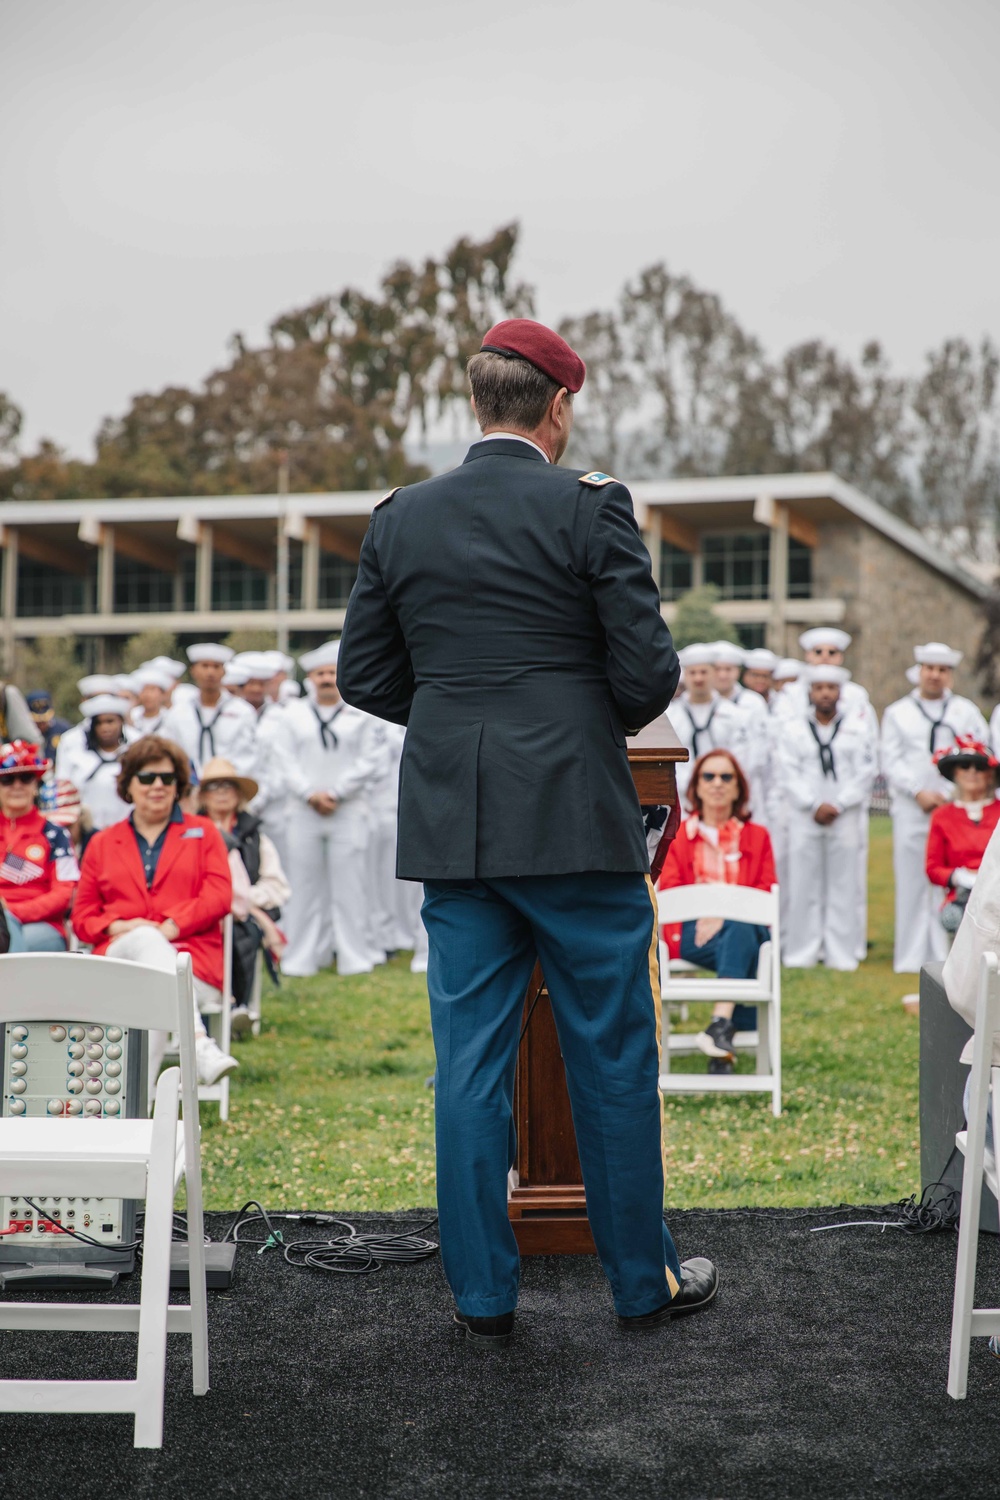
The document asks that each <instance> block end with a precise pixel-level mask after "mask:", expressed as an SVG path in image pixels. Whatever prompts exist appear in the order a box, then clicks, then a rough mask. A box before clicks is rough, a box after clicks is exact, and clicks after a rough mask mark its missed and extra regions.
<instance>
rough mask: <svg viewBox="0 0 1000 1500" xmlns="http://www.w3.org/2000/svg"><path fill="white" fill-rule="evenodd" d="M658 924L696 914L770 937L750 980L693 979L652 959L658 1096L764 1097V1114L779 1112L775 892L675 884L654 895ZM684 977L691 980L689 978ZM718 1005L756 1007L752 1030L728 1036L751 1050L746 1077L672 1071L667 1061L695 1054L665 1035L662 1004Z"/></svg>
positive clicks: (684, 1037)
mask: <svg viewBox="0 0 1000 1500" xmlns="http://www.w3.org/2000/svg"><path fill="white" fill-rule="evenodd" d="M657 906H658V911H659V919H660V922H661V923H663V922H694V921H697V919H698V918H699V917H721V918H722V919H723V921H731V922H750V923H753V924H754V925H755V926H758V927H769V928H770V929H771V937H770V940H769V941H768V942H765V943H763V944H762V945H761V949H760V956H759V958H758V960H757V974H756V977H755V978H754V979H699V978H698V977H697V974H696V971H694V970H689V971H688V972H685V973H682V974H676V973H672V972H671V965H670V964H669V963H667V962H664V959H665V954H663V953H661V957H660V997H661V1000H662V1002H663V1005H662V1011H663V1034H662V1061H661V1067H662V1069H663V1071H662V1073H661V1074H660V1089H661V1090H662V1092H663V1093H665V1094H708V1093H721V1094H742V1093H762V1094H770V1095H771V1112H772V1114H774V1115H775V1116H778V1115H780V1114H781V964H780V962H779V960H778V954H779V953H780V951H781V949H780V941H781V933H780V919H779V913H778V887H777V886H776V885H774V886H772V887H771V889H770V890H769V891H758V890H756V889H755V888H754V887H752V886H745V885H682V886H674V887H673V888H672V889H668V890H660V891H658V892H657ZM692 975H693V976H694V977H692ZM719 1000H729V1001H733V1002H734V1003H736V1004H737V1005H755V1006H756V1007H757V1030H756V1031H755V1032H754V1031H745V1032H737V1033H736V1041H735V1045H736V1046H737V1047H738V1048H741V1049H743V1050H746V1049H753V1051H754V1052H755V1053H756V1071H755V1072H753V1073H718V1074H716V1073H675V1072H673V1071H672V1070H671V1066H670V1064H671V1061H672V1059H674V1058H677V1057H683V1056H685V1055H689V1054H691V1053H694V1052H697V1051H698V1046H697V1043H696V1042H695V1039H694V1037H693V1036H691V1035H689V1034H687V1033H680V1032H675V1031H672V1030H671V1028H670V1007H671V1006H672V1005H682V1004H687V1005H691V1004H694V1003H698V1004H700V1003H702V1002H708V1003H711V1004H713V1005H714V1004H715V1003H716V1002H717V1001H719Z"/></svg>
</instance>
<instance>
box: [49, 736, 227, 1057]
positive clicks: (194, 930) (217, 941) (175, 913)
mask: <svg viewBox="0 0 1000 1500" xmlns="http://www.w3.org/2000/svg"><path fill="white" fill-rule="evenodd" d="M190 781H191V766H190V762H189V761H188V758H187V756H186V755H185V754H184V751H183V750H182V749H181V748H180V746H178V745H175V744H174V743H173V742H172V741H171V740H166V739H162V738H161V737H160V736H159V735H155V734H147V735H144V736H143V737H142V739H139V740H135V741H133V743H132V744H131V745H129V746H128V748H127V749H126V751H125V753H124V755H123V756H122V760H121V771H120V773H119V776H118V795H119V797H121V798H122V800H123V801H125V802H129V803H132V804H133V807H132V813H131V816H130V817H128V818H126V819H125V820H124V822H121V823H114V824H112V825H111V827H110V828H103V829H101V831H100V832H99V833H96V834H95V835H94V837H93V838H92V839H91V840H90V843H89V844H88V845H87V851H86V854H85V855H84V859H83V868H82V870H81V874H80V885H79V889H78V892H77V899H76V905H75V906H74V908H73V931H74V932H75V933H76V935H77V937H78V938H79V939H80V941H81V942H84V943H90V944H92V946H93V949H94V952H95V953H106V954H107V955H108V957H109V958H124V959H130V960H131V961H132V962H134V963H142V964H149V965H150V966H151V967H152V968H157V969H168V970H170V971H173V969H174V966H175V963H176V953H177V952H180V953H190V955H191V967H192V969H193V970H194V988H195V1033H196V1037H197V1052H198V1077H199V1078H200V1080H201V1082H202V1083H215V1082H216V1081H217V1080H218V1079H219V1078H221V1077H223V1075H224V1074H226V1073H230V1072H232V1070H233V1069H234V1068H236V1067H238V1066H239V1064H238V1063H237V1062H236V1059H235V1058H232V1057H227V1056H226V1054H225V1053H224V1052H222V1051H221V1050H220V1048H219V1047H218V1046H216V1044H215V1042H214V1041H212V1039H211V1038H210V1037H209V1036H208V1034H207V1033H206V1031H205V1027H204V1023H203V1022H202V1019H201V1015H200V1010H199V1007H200V1006H204V1007H205V1009H206V1010H218V1009H219V1008H220V1004H221V1000H222V990H223V985H224V977H223V972H222V968H223V943H222V928H221V923H222V920H223V918H224V917H225V916H226V915H227V913H228V911H229V908H230V906H231V904H232V899H233V883H232V877H231V876H230V873H229V858H228V855H227V854H226V847H225V845H224V844H223V842H222V836H221V834H220V833H219V831H218V829H217V828H216V827H215V825H214V824H213V823H212V822H210V820H209V819H208V818H199V817H194V816H192V815H191V814H190V813H183V812H181V809H180V807H179V805H178V804H179V802H180V800H181V799H182V798H183V797H184V795H185V793H186V792H187V790H188V787H189V785H190ZM164 1045H165V1038H163V1037H162V1036H161V1035H159V1034H157V1036H156V1040H155V1041H154V1033H152V1032H151V1033H150V1077H151V1079H152V1078H155V1076H156V1071H157V1070H158V1063H159V1059H160V1058H161V1057H162V1055H163V1047H164Z"/></svg>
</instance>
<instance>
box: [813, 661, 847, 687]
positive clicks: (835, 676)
mask: <svg viewBox="0 0 1000 1500" xmlns="http://www.w3.org/2000/svg"><path fill="white" fill-rule="evenodd" d="M805 679H806V682H808V684H809V686H810V687H812V685H813V683H814V682H835V683H836V684H837V686H838V687H843V686H844V683H845V682H850V680H851V674H850V672H849V671H848V670H847V668H846V667H835V666H834V665H833V663H832V662H821V663H820V664H819V665H818V666H815V667H806V670H805Z"/></svg>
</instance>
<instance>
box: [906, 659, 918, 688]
mask: <svg viewBox="0 0 1000 1500" xmlns="http://www.w3.org/2000/svg"><path fill="white" fill-rule="evenodd" d="M906 680H907V682H911V683H912V684H913V686H914V687H917V686H918V685H919V682H920V668H919V667H918V666H917V664H916V662H914V663H913V666H912V667H907V669H906Z"/></svg>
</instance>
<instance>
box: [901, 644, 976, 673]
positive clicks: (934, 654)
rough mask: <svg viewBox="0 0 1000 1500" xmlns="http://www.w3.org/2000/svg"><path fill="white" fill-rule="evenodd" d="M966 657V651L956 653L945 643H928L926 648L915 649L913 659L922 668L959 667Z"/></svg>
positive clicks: (915, 647) (918, 647)
mask: <svg viewBox="0 0 1000 1500" xmlns="http://www.w3.org/2000/svg"><path fill="white" fill-rule="evenodd" d="M964 655H965V652H964V651H956V650H955V648H954V647H953V646H946V645H945V643H944V641H928V642H927V644H926V646H914V648H913V659H914V661H915V662H917V663H919V665H920V666H922V667H957V666H958V664H959V662H960V661H961V660H962V657H963V656H964Z"/></svg>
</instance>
